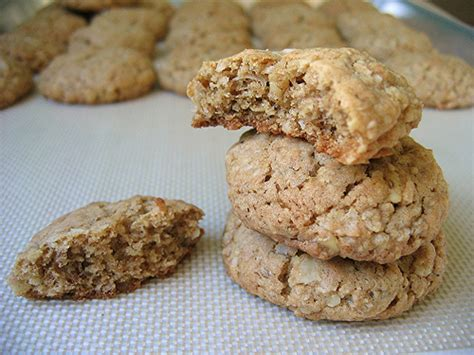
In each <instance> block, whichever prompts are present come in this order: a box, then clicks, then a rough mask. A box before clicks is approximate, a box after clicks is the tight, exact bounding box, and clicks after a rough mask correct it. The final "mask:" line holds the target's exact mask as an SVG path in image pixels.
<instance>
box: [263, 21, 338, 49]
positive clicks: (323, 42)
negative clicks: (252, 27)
mask: <svg viewBox="0 0 474 355" xmlns="http://www.w3.org/2000/svg"><path fill="white" fill-rule="evenodd" d="M261 40H262V44H263V48H265V49H270V50H283V49H285V48H298V49H304V48H316V47H325V48H341V47H344V46H345V45H346V44H345V42H344V41H343V40H342V38H341V36H340V35H339V32H338V31H337V30H336V29H335V28H331V27H322V28H318V29H315V28H314V27H313V26H312V25H306V24H301V25H294V26H291V29H290V30H288V31H285V32H280V31H274V32H268V34H267V35H265V36H264V37H262V38H261Z"/></svg>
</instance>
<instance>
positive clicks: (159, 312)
mask: <svg viewBox="0 0 474 355" xmlns="http://www.w3.org/2000/svg"><path fill="white" fill-rule="evenodd" d="M459 45H460V43H459ZM463 45H465V44H463ZM192 109H193V107H192V104H191V102H190V101H189V100H187V99H186V98H182V97H178V96H176V95H173V94H170V93H165V92H159V91H157V92H155V93H153V94H150V95H148V96H146V97H144V98H141V99H138V100H134V101H130V102H127V103H119V104H114V105H104V106H97V107H85V106H68V105H62V104H57V103H53V102H49V101H47V100H45V99H43V98H42V97H40V96H39V95H38V94H33V95H31V96H29V97H28V98H27V99H25V100H24V101H23V102H21V103H19V104H18V105H16V106H14V107H12V108H9V109H7V110H4V111H0V179H1V180H0V183H1V186H0V208H1V210H0V218H1V220H0V279H1V282H0V352H2V353H23V352H27V353H37V352H63V353H79V352H81V353H84V352H85V353H96V352H105V353H123V352H133V353H142V352H159V351H168V352H177V351H178V352H189V351H194V352H216V353H229V352H265V351H266V352H316V351H317V352H367V351H385V352H414V351H433V350H453V349H464V350H465V351H469V350H468V349H469V348H471V351H472V347H473V346H474V329H473V328H474V301H473V299H474V298H473V296H472V295H473V294H474V282H473V281H474V276H473V275H474V267H473V263H472V261H473V259H474V255H473V252H472V250H473V248H472V245H471V243H472V242H473V230H474V217H473V199H474V174H473V169H474V143H473V135H474V126H473V119H474V117H473V116H474V111H473V110H472V109H470V110H458V111H434V110H428V109H426V110H425V111H424V118H423V120H422V123H421V125H420V127H419V128H418V129H416V130H415V131H414V132H413V134H412V135H413V136H414V137H415V138H416V139H417V140H418V141H419V142H421V143H422V144H424V145H425V146H427V147H429V148H432V149H433V151H434V154H435V156H436V158H437V159H438V161H439V163H440V165H441V166H442V168H443V170H444V173H445V176H446V179H447V180H448V182H449V186H450V196H451V209H450V214H449V217H448V220H447V222H446V224H445V231H446V234H447V238H448V247H449V248H448V251H449V267H448V270H447V273H446V278H445V282H444V284H443V285H442V287H441V288H440V289H439V291H438V292H437V293H436V294H435V295H433V296H432V297H430V298H429V299H428V300H426V302H422V303H420V304H419V305H417V306H416V307H415V308H414V309H413V310H412V311H411V312H409V313H407V314H405V315H404V316H402V317H401V318H397V319H394V320H389V321H381V322H368V323H352V324H348V323H341V322H339V323H336V322H311V321H307V320H304V319H300V318H296V317H295V316H293V314H292V313H291V312H289V311H287V310H285V309H282V308H279V307H277V306H274V305H272V304H270V303H267V302H265V301H263V300H261V299H259V298H257V297H254V296H251V295H249V294H247V293H246V292H245V291H243V290H242V289H241V288H240V287H238V286H237V285H236V284H234V283H233V282H231V281H230V279H229V278H228V277H227V276H226V274H225V271H224V268H223V265H222V262H221V257H220V237H221V233H222V230H223V227H224V223H225V216H226V213H227V211H228V210H229V203H228V201H227V197H226V184H225V176H224V154H225V152H226V150H227V149H228V147H229V146H230V145H231V144H232V143H234V142H235V141H236V140H237V139H238V136H239V134H240V133H241V132H229V131H226V130H224V129H222V128H214V129H201V130H197V129H192V128H191V127H190V120H191V117H192ZM134 194H151V195H157V196H164V197H169V198H180V199H184V200H186V201H189V202H192V203H195V204H196V205H198V206H200V207H201V208H202V209H203V210H204V211H205V213H206V217H205V220H204V222H203V227H204V228H205V229H206V235H205V236H204V238H203V239H202V241H201V242H200V243H199V244H198V247H197V249H196V250H195V252H194V253H193V254H192V255H191V257H190V258H188V259H186V260H185V261H184V262H183V263H182V265H180V267H179V268H178V270H177V272H176V273H175V274H174V275H172V276H171V277H169V278H167V279H165V280H161V281H160V280H153V281H151V282H149V283H147V284H146V285H145V286H144V287H143V288H141V289H139V290H137V291H136V292H134V293H131V294H127V295H121V296H119V297H117V298H115V299H111V300H92V301H85V302H72V301H28V300H25V299H22V298H18V297H14V296H13V294H12V292H11V291H10V289H9V288H8V287H7V285H6V283H5V282H4V279H5V278H6V276H7V274H8V272H9V271H10V269H11V266H12V264H13V262H14V258H15V255H16V254H17V253H18V252H19V251H21V250H22V248H23V247H24V246H25V244H26V243H27V241H28V240H29V239H30V238H31V236H32V235H33V234H34V233H35V232H36V231H38V230H39V229H40V228H42V227H44V226H45V225H47V224H48V223H49V222H50V221H52V220H53V219H54V218H56V217H58V216H60V215H62V214H64V213H66V212H68V211H70V210H73V209H75V208H78V207H80V206H83V205H85V204H87V203H89V202H91V201H97V200H107V201H115V200H118V199H122V198H127V197H129V196H131V195H134Z"/></svg>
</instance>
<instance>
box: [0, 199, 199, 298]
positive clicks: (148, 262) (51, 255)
mask: <svg viewBox="0 0 474 355" xmlns="http://www.w3.org/2000/svg"><path fill="white" fill-rule="evenodd" d="M202 216H203V212H202V211H201V210H200V209H199V208H197V207H196V206H193V205H191V204H187V203H185V202H183V201H179V200H163V199H161V198H157V197H152V196H134V197H132V198H129V199H127V200H122V201H119V202H115V203H108V202H95V203H91V204H89V205H87V206H85V207H82V208H80V209H78V210H75V211H73V212H71V213H68V214H66V215H64V216H62V217H60V218H58V219H56V220H55V221H53V222H52V223H51V224H50V225H49V226H47V227H46V228H44V229H43V230H41V231H40V232H38V233H37V234H36V235H35V236H34V237H33V238H32V239H31V241H30V242H29V243H28V245H27V246H26V249H25V250H24V251H23V252H22V253H20V254H19V256H18V257H17V260H16V262H15V265H14V266H13V270H12V272H11V274H10V277H9V280H8V282H9V284H10V286H11V287H12V289H13V291H14V292H15V294H17V295H19V296H24V297H28V298H33V299H42V298H56V299H61V298H71V299H84V298H109V297H113V296H115V295H117V294H118V293H123V292H131V291H133V290H135V289H137V288H138V287H140V286H141V284H142V283H143V282H145V281H146V280H147V279H149V278H153V277H165V276H168V275H170V274H171V273H172V272H174V270H175V268H176V266H177V265H178V263H179V262H180V261H181V260H182V259H183V258H184V257H185V256H186V255H187V254H189V253H190V252H191V250H192V249H193V247H194V245H195V244H196V243H197V242H198V241H199V239H200V237H201V236H202V234H203V233H204V231H203V230H202V229H201V228H200V227H199V225H198V222H199V220H200V219H201V218H202Z"/></svg>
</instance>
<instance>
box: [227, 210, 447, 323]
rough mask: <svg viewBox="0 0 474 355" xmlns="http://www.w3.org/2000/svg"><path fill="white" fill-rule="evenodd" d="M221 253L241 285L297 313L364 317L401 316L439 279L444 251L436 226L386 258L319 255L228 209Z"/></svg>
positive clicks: (331, 317) (317, 317)
mask: <svg viewBox="0 0 474 355" xmlns="http://www.w3.org/2000/svg"><path fill="white" fill-rule="evenodd" d="M249 246H251V247H249ZM223 259H224V264H225V267H226V269H227V273H228V274H229V276H230V277H231V278H232V279H233V280H234V281H235V282H236V283H238V284H239V285H240V286H242V287H243V288H244V289H245V290H247V291H248V292H250V293H252V294H254V295H257V296H259V297H261V298H263V299H265V300H267V301H270V302H272V303H274V304H277V305H279V306H282V307H286V308H288V309H290V310H291V311H293V312H294V313H295V314H296V315H297V316H300V317H304V318H308V319H312V320H321V319H326V320H337V321H363V320H376V319H387V318H392V317H396V316H399V315H400V314H402V313H403V312H405V311H407V310H409V309H410V308H412V306H413V305H414V304H415V303H416V302H418V301H420V300H422V299H423V298H425V297H426V296H427V295H428V294H430V293H431V292H433V291H434V290H435V289H436V288H437V287H438V286H439V285H440V284H441V280H442V275H443V273H444V270H445V266H446V251H445V240H444V236H443V233H442V232H440V233H439V234H438V236H437V237H436V238H434V239H433V240H432V241H431V242H429V243H427V244H424V245H423V246H421V247H420V248H419V249H418V250H417V251H416V252H415V253H413V254H411V255H408V256H404V257H402V258H400V259H399V260H397V261H395V262H392V263H388V264H378V263H375V262H367V261H354V260H350V259H343V258H340V257H335V258H333V259H331V260H319V259H316V258H313V257H311V256H309V255H308V254H306V253H304V252H302V251H300V250H297V249H293V248H290V247H288V246H286V245H284V244H279V243H277V242H275V241H273V240H272V239H270V238H267V237H265V236H263V235H262V234H259V233H257V232H255V231H253V230H250V229H248V228H247V227H245V226H244V225H243V224H242V222H241V221H240V220H239V219H238V217H236V216H235V215H234V214H233V212H231V213H230V214H229V217H228V220H227V225H226V228H225V231H224V238H223Z"/></svg>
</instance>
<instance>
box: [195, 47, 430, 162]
mask: <svg viewBox="0 0 474 355" xmlns="http://www.w3.org/2000/svg"><path fill="white" fill-rule="evenodd" d="M187 94H188V96H189V97H190V98H191V100H193V102H194V103H195V104H196V106H197V111H196V114H195V115H194V119H193V123H192V124H193V126H194V127H207V126H218V125H221V126H224V127H226V128H228V129H238V128H240V127H242V126H252V127H255V128H256V129H257V130H258V131H259V132H270V133H273V134H284V135H288V136H292V137H298V138H303V139H305V140H307V141H309V142H311V143H313V144H314V145H315V147H316V149H317V150H318V151H319V152H324V153H326V154H329V155H331V156H332V157H334V158H336V159H337V160H339V161H340V162H342V163H343V164H360V163H364V162H367V161H368V160H369V159H371V158H374V157H377V156H382V155H387V154H388V153H390V149H391V148H393V147H394V146H395V145H396V144H397V143H398V141H399V140H400V138H402V137H404V136H406V135H407V134H408V133H409V132H410V130H411V129H412V128H414V127H416V126H417V125H418V122H419V121H420V119H421V109H422V105H421V101H420V100H419V99H418V98H417V97H416V95H415V92H414V91H413V89H412V88H411V87H410V86H409V85H408V84H407V82H406V80H405V79H404V78H403V77H402V76H401V75H398V74H396V73H395V72H393V71H391V70H389V69H388V68H387V67H385V66H384V65H383V64H381V63H379V62H377V61H376V60H375V59H373V58H372V57H370V56H369V55H367V54H365V53H362V52H359V51H357V50H355V49H350V48H338V49H336V48H335V49H328V48H316V49H302V50H292V51H289V52H269V51H261V50H245V51H243V52H241V53H239V54H237V55H235V56H232V57H229V58H225V59H221V60H218V61H213V62H205V63H203V65H202V67H201V69H200V70H199V72H198V74H197V75H196V77H195V78H194V79H193V80H192V81H191V83H190V84H189V86H188V91H187Z"/></svg>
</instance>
